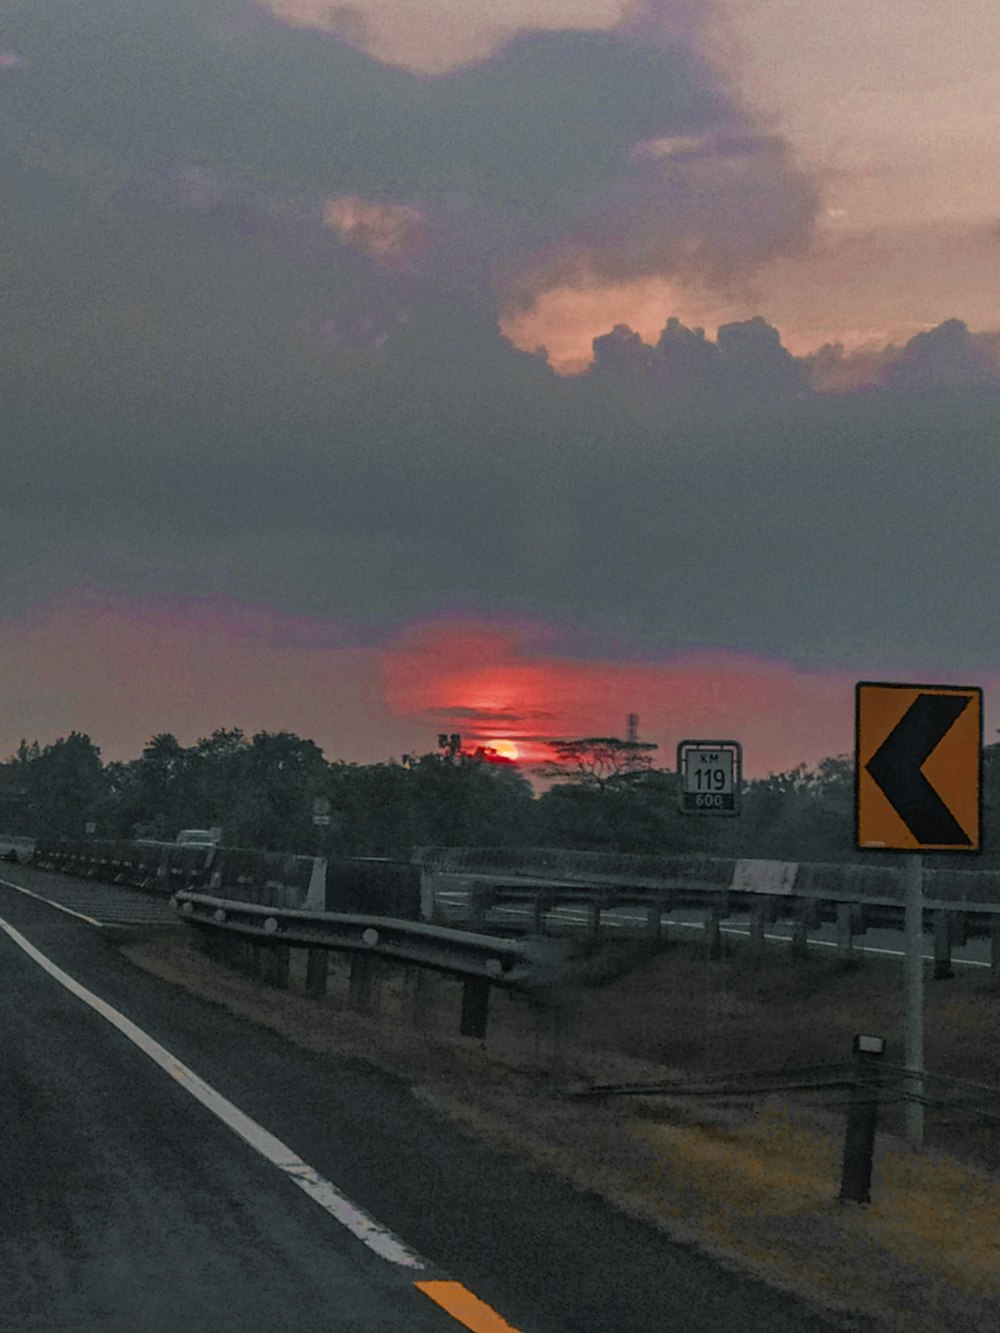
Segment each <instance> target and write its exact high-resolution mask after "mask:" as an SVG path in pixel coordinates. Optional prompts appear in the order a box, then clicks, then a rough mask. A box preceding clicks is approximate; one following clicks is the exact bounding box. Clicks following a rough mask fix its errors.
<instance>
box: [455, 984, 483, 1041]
mask: <svg viewBox="0 0 1000 1333" xmlns="http://www.w3.org/2000/svg"><path fill="white" fill-rule="evenodd" d="M489 1010H490V983H489V982H488V981H487V980H485V978H483V977H469V979H468V980H467V981H463V983H462V1022H461V1028H460V1031H461V1034H462V1036H463V1037H478V1038H479V1039H480V1040H485V1038H486V1020H487V1018H488V1017H489Z"/></svg>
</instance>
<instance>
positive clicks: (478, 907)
mask: <svg viewBox="0 0 1000 1333" xmlns="http://www.w3.org/2000/svg"><path fill="white" fill-rule="evenodd" d="M491 898H492V894H491V892H490V885H488V884H476V883H473V884H471V885H470V886H469V929H470V930H481V929H482V928H483V926H484V925H485V924H486V912H487V909H488V908H489V907H490V899H491Z"/></svg>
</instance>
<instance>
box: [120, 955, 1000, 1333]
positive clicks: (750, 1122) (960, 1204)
mask: <svg viewBox="0 0 1000 1333" xmlns="http://www.w3.org/2000/svg"><path fill="white" fill-rule="evenodd" d="M125 952H126V954H127V955H128V956H129V957H130V958H131V959H132V960H133V961H134V962H136V963H137V964H139V965H140V966H142V967H145V968H146V969H147V970H149V971H153V972H155V973H157V974H158V975H160V976H163V977H164V978H166V979H167V980H170V981H172V982H175V983H176V984H179V985H183V986H185V987H187V988H188V989H190V990H192V991H194V992H196V993H198V994H200V995H203V996H204V997H205V998H206V999H209V1000H212V1001H214V1002H216V1003H219V1004H223V1005H225V1006H226V1007H227V1008H229V1009H230V1010H232V1011H233V1012H235V1013H238V1014H240V1015H242V1016H244V1017H246V1018H249V1019H251V1020H253V1021H255V1022H258V1023H260V1024H262V1025H266V1026H267V1027H270V1028H272V1029H274V1030H276V1031H278V1032H281V1033H283V1034H284V1035H286V1036H287V1037H288V1038H289V1039H290V1040H294V1041H296V1042H298V1043H300V1044H301V1045H303V1046H305V1047H308V1048H310V1049H313V1050H319V1051H326V1052H331V1053H341V1054H344V1055H348V1056H353V1057H356V1058H362V1059H367V1060H369V1061H372V1062H373V1063H376V1064H378V1065H380V1066H382V1067H383V1068H386V1069H389V1070H391V1071H393V1072H394V1073H396V1074H398V1075H401V1076H402V1077H404V1078H406V1079H407V1080H408V1081H409V1083H410V1085H411V1087H412V1089H413V1091H414V1095H416V1096H418V1097H419V1098H421V1099H422V1100H423V1101H425V1102H426V1103H427V1104H429V1105H431V1106H433V1107H434V1108H435V1109H436V1110H437V1111H438V1112H439V1113H441V1114H444V1115H447V1116H450V1117H452V1118H453V1119H455V1120H457V1121H459V1122H460V1123H461V1124H462V1125H464V1126H465V1127H466V1128H467V1130H468V1131H469V1132H471V1133H474V1134H477V1135H479V1136H481V1137H483V1138H485V1139H487V1140H489V1141H491V1142H493V1143H495V1144H498V1145H501V1146H504V1147H506V1148H508V1149H509V1150H511V1151H514V1152H517V1153H519V1154H521V1155H526V1156H528V1157H529V1158H530V1159H532V1160H533V1161H534V1162H536V1163H538V1164H540V1165H543V1166H545V1167H547V1168H548V1169H550V1170H553V1171H555V1172H557V1173H558V1174H560V1175H561V1176H563V1177H564V1178H566V1179H568V1180H570V1181H572V1182H574V1183H575V1184H577V1185H578V1186H580V1187H581V1188H585V1189H590V1190H595V1191H597V1192H598V1193H600V1194H601V1195H602V1196H604V1197H605V1198H606V1199H608V1201H609V1202H611V1203H612V1204H613V1205H615V1206H616V1207H618V1208H621V1209H623V1210H624V1211H626V1212H628V1213H630V1214H632V1215H633V1216H636V1217H639V1218H642V1219H643V1220H645V1221H647V1222H648V1223H649V1224H651V1225H653V1226H655V1227H658V1228H659V1229H661V1230H662V1231H664V1232H665V1233H667V1234H668V1235H670V1236H672V1237H674V1238H676V1239H678V1240H681V1241H684V1242H687V1243H691V1244H695V1245H697V1246H698V1247H699V1248H701V1249H702V1250H703V1251H705V1252H706V1253H710V1254H712V1255H713V1256H715V1257H717V1258H718V1259H720V1260H721V1261H722V1262H724V1263H726V1264H727V1265H730V1266H733V1267H736V1268H739V1269H740V1270H742V1271H744V1272H748V1273H751V1274H753V1275H754V1276H756V1277H758V1278H760V1279H762V1280H764V1281H767V1282H769V1283H771V1284H772V1285H773V1286H777V1287H782V1288H784V1289H787V1290H793V1291H795V1292H797V1293H798V1294H799V1295H802V1296H804V1297H805V1298H806V1299H807V1300H809V1301H811V1302H812V1303H813V1304H814V1305H815V1306H816V1307H817V1308H822V1309H823V1310H824V1311H826V1312H828V1313H833V1314H834V1315H837V1316H840V1317H841V1318H842V1319H843V1326H844V1328H845V1329H862V1328H864V1329H872V1330H897V1331H898V1333H903V1330H905V1331H906V1333H911V1331H912V1333H941V1330H945V1329H951V1328H972V1329H977V1330H978V1329H983V1330H986V1329H992V1328H1000V1141H998V1139H1000V1136H998V1133H997V1130H995V1129H986V1128H979V1127H975V1125H974V1124H972V1123H970V1119H969V1117H968V1116H967V1115H963V1116H959V1115H956V1114H955V1113H954V1112H953V1111H952V1112H949V1113H948V1115H945V1114H944V1113H935V1112H933V1111H929V1112H928V1115H927V1134H926V1146H925V1147H924V1149H923V1150H921V1151H916V1150H914V1149H911V1148H910V1147H908V1146H907V1144H906V1143H905V1142H904V1140H903V1138H902V1137H901V1133H902V1129H903V1112H902V1109H901V1107H900V1106H899V1105H889V1106H887V1107H885V1108H883V1110H882V1112H881V1120H880V1133H879V1135H878V1138H877V1143H876V1152H875V1162H874V1173H873V1181H872V1202H871V1204H870V1205H865V1206H860V1205H856V1204H851V1203H841V1202H839V1201H838V1198H837V1196H838V1191H839V1185H840V1166H841V1154H842V1145H843V1132H844V1120H845V1111H846V1104H845V1098H846V1094H845V1093H844V1092H842V1091H836V1092H831V1093H823V1094H808V1095H804V1096H801V1097H798V1098H797V1099H795V1098H793V1097H790V1096H789V1095H788V1094H782V1095H781V1096H774V1095H772V1096H769V1097H758V1098H755V1099H752V1100H749V1101H744V1102H742V1103H737V1104H728V1105H723V1104H720V1103H719V1102H718V1101H712V1102H705V1101H704V1100H702V1099H693V1098H683V1097H678V1096H674V1097H667V1096H660V1095H657V1096H650V1095H645V1096H641V1097H625V1096H614V1097H608V1098H592V1097H581V1096H579V1095H576V1094H578V1093H579V1092H580V1090H581V1089H583V1088H585V1087H587V1086H589V1085H592V1084H594V1083H622V1082H646V1083H650V1082H663V1081H667V1080H671V1079H676V1078H678V1077H681V1076H686V1077H689V1078H690V1077H691V1076H692V1075H699V1076H701V1075H706V1074H709V1073H711V1074H715V1073H717V1072H719V1071H723V1070H729V1071H741V1070H773V1069H777V1068H791V1067H794V1066H801V1065H811V1064H820V1063H825V1062H830V1063H840V1062H845V1061H847V1060H848V1059H849V1057H850V1052H851V1042H852V1037H853V1034H854V1033H856V1032H866V1033H872V1034H876V1035H882V1036H884V1037H885V1038H886V1040H887V1050H886V1056H885V1059H886V1060H887V1061H889V1062H892V1063H896V1064H902V1062H903V1056H902V1033H903V1021H902V981H901V976H900V969H899V965H898V964H896V965H895V966H893V965H891V964H888V963H885V964H882V963H868V962H866V963H865V964H864V965H863V966H862V967H859V968H854V969H850V970H848V969H845V968H844V966H843V965H842V964H840V963H838V962H835V961H831V960H829V959H825V958H824V959H811V960H809V961H807V962H793V961H792V960H790V959H789V958H788V957H787V956H786V955H785V954H783V953H776V954H773V955H771V956H769V957H768V959H767V960H766V962H765V964H764V965H762V966H754V965H753V963H752V962H751V960H750V959H749V958H745V957H744V956H742V955H741V954H739V953H737V952H730V954H729V955H728V957H727V958H726V959H724V960H723V961H722V962H720V963H712V964H710V963H708V962H706V961H705V960H704V958H703V957H702V955H701V953H700V951H699V950H698V949H697V948H696V946H693V945H684V944H673V945H668V946H667V947H666V948H665V949H663V950H661V951H659V952H657V953H656V954H654V955H649V956H646V957H644V958H637V957H636V956H634V955H631V956H626V955H624V954H623V955H620V956H618V957H617V958H616V957H615V956H614V955H607V956H605V958H603V959H595V960H594V969H593V975H592V976H591V978H590V983H591V984H578V985H577V986H575V987H574V988H573V989H572V991H570V992H568V993H567V994H566V996H565V997H564V998H565V1009H564V1017H563V1019H562V1021H561V1022H560V1021H558V1020H557V1019H556V1018H555V1017H554V1016H553V1013H552V1012H551V1011H542V1010H540V1009H538V1008H536V1007H533V1006H532V1005H530V1004H529V1003H528V1002H527V1001H526V1000H524V999H523V998H519V997H517V996H515V995H512V994H510V993H503V992H497V991H494V992H493V995H492V998H491V1002H490V1017H489V1026H488V1031H487V1038H486V1040H485V1041H477V1040H474V1039H470V1038H462V1037H460V1036H459V1035H458V1029H459V1013H460V1005H461V988H460V986H459V984H458V983H456V982H454V981H451V980H450V979H447V978H442V977H437V976H434V975H433V974H427V973H423V974H422V976H423V978H424V980H423V981H422V983H421V984H422V986H423V996H422V999H423V1004H422V1019H421V1022H420V1026H419V1028H418V1029H417V1032H416V1033H415V1031H414V1027H413V1026H412V1024H411V1021H410V1018H411V1017H412V1008H411V1006H412V1001H413V992H412V986H413V979H412V976H411V979H410V980H409V981H404V979H403V976H402V973H401V972H400V971H399V970H398V969H395V970H393V969H391V968H388V967H387V968H386V970H385V971H384V973H382V974H381V979H380V982H379V985H378V987H377V994H376V1000H375V1004H374V1008H373V1011H372V1012H370V1013H368V1014H360V1013H358V1012H356V1011H354V1010H352V1009H351V1008H350V1006H349V992H348V975H349V973H348V967H349V964H348V963H347V962H346V961H342V960H339V959H337V958H336V957H335V958H334V959H333V961H332V962H331V972H330V978H329V990H328V994H327V997H326V999H325V1000H323V1001H322V1002H316V1001H314V1000H310V999H308V998H307V997H306V996H305V995H304V994H303V993H302V991H303V986H304V965H305V963H304V954H302V953H301V952H300V951H296V950H293V952H292V977H291V987H290V989H289V990H287V991H278V990H274V989H269V988H266V987H264V986H262V985H261V984H260V983H259V982H257V981H254V980H251V979H250V978H248V977H245V976H244V975H242V974H241V973H238V972H235V971H232V970H230V969H228V968H224V967H222V966H220V965H219V964H218V963H216V962H214V961H212V959H211V958H209V957H207V956H206V954H205V952H204V951H203V950H201V949H200V948H199V947H198V945H197V943H196V942H195V941H194V940H192V939H190V938H187V937H184V936H181V937H178V936H175V935H172V936H169V937H159V938H155V939H151V940H148V941H145V942H141V943H136V944H132V945H130V946H128V947H126V949H125ZM602 962H606V963H607V966H606V967H605V968H604V969H603V971H604V979H603V982H602V983H601V984H598V978H599V976H600V973H601V971H602V967H601V964H602ZM626 966H627V967H628V968H629V970H627V971H625V972H624V974H623V975H618V976H617V977H615V976H614V972H615V970H616V967H626ZM926 995H927V1004H926V1017H925V1028H926V1067H927V1068H928V1069H929V1070H931V1071H934V1072H935V1073H942V1074H948V1075H952V1076H954V1077H961V1078H968V1079H971V1080H975V1081H976V1082H979V1083H996V1084H1000V1025H998V1022H997V1020H998V1017H1000V995H997V994H996V992H992V991H990V989H989V988H988V983H987V982H986V981H985V980H984V979H983V977H982V976H981V975H980V974H970V973H966V974H965V975H959V976H956V977H955V978H954V979H952V980H949V981H938V982H933V981H928V983H927V989H926ZM417 1034H419V1040H416V1039H415V1037H416V1036H417ZM993 1109H994V1110H996V1111H998V1112H1000V1105H994V1107H993Z"/></svg>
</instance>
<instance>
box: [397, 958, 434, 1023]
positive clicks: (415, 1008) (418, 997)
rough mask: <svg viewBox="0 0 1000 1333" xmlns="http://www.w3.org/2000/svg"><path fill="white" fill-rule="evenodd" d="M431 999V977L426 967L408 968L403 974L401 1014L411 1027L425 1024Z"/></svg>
mask: <svg viewBox="0 0 1000 1333" xmlns="http://www.w3.org/2000/svg"><path fill="white" fill-rule="evenodd" d="M430 998H431V975H430V973H429V972H428V970H427V968H426V967H414V966H411V967H408V968H407V969H406V971H405V972H404V973H403V995H402V1001H403V1003H402V1008H403V1013H404V1015H405V1017H406V1019H407V1020H408V1022H409V1024H410V1026H411V1027H415V1028H421V1027H423V1026H424V1024H425V1023H426V1022H427V1014H428V1009H429V1007H430Z"/></svg>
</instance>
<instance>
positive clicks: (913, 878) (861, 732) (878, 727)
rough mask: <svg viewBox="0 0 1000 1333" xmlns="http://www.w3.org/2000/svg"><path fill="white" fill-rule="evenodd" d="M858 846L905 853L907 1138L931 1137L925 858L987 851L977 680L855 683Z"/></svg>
mask: <svg viewBox="0 0 1000 1333" xmlns="http://www.w3.org/2000/svg"><path fill="white" fill-rule="evenodd" d="M855 732H856V746H855V775H854V780H855V803H854V814H855V845H856V847H857V848H858V849H859V850H861V851H890V852H906V853H908V855H907V856H906V858H905V864H904V868H903V871H902V880H903V887H904V893H905V939H906V954H905V959H904V966H903V977H904V995H905V1001H906V1032H905V1049H906V1055H905V1064H906V1069H907V1081H908V1084H909V1092H910V1098H909V1099H908V1101H907V1105H906V1131H907V1137H908V1138H909V1140H910V1142H911V1143H912V1144H914V1146H916V1147H919V1146H920V1145H921V1144H922V1143H923V1138H924V1108H923V1100H922V1099H923V1082H924V1080H923V1074H924V923H923V915H924V902H923V893H924V889H923V876H924V855H925V854H927V853H933V852H978V851H980V850H981V848H982V841H983V839H982V799H981V793H982V749H983V692H982V690H981V689H979V688H977V687H976V686H968V687H964V686H963V687H959V686H954V685H896V684H888V683H885V682H875V681H859V682H858V684H857V686H856V688H855Z"/></svg>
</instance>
